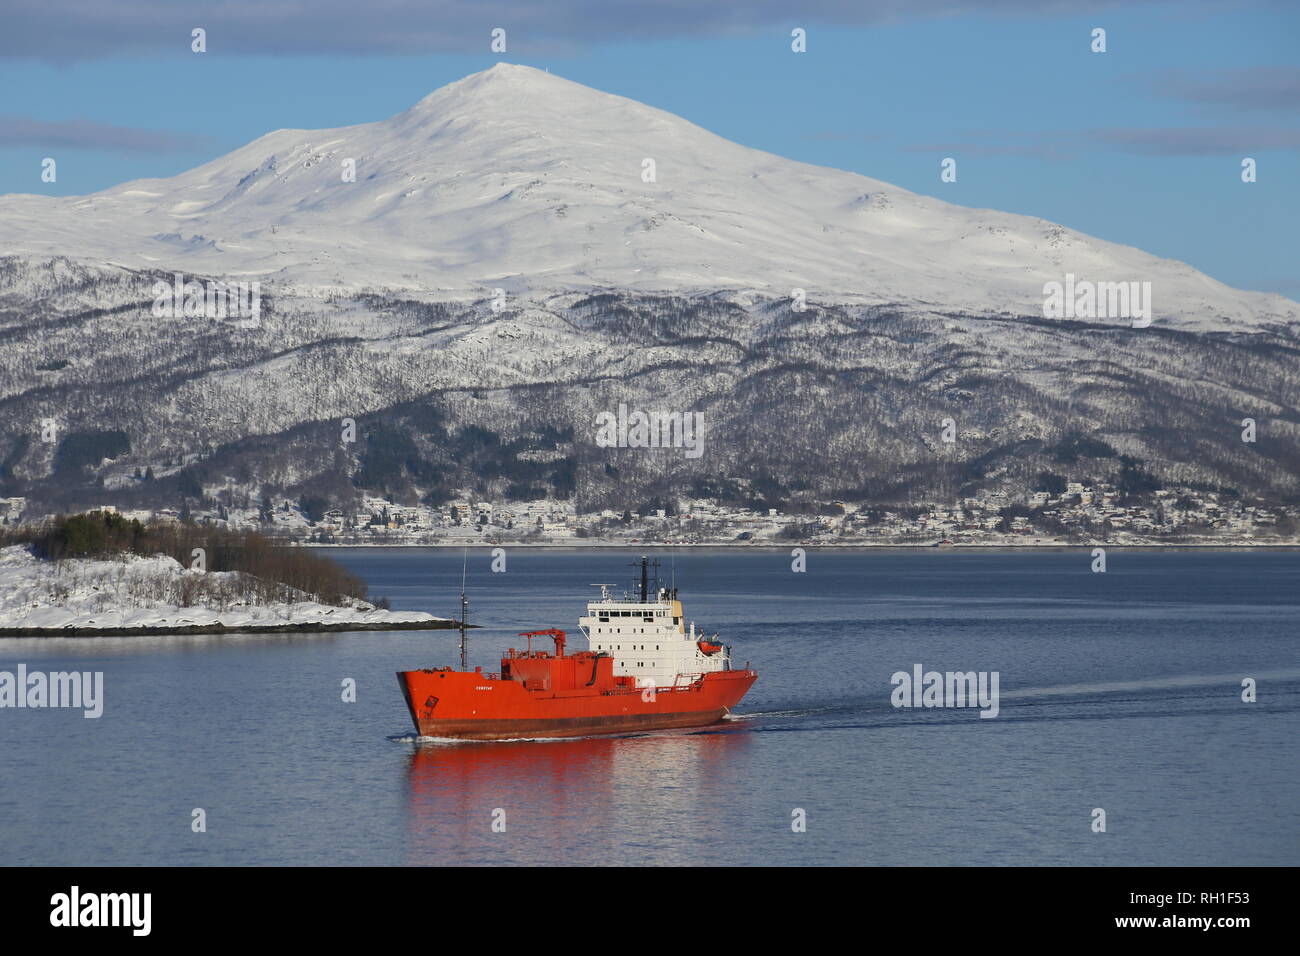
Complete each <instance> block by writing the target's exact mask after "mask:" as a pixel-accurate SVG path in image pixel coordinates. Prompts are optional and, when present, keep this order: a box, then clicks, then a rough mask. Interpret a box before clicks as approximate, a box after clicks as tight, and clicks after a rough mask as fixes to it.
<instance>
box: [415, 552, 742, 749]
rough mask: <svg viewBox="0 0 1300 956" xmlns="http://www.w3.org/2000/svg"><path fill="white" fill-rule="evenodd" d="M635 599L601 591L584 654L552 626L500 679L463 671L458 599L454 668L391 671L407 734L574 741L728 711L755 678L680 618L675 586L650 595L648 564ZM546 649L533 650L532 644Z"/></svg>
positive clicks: (516, 655) (513, 656)
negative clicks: (411, 725) (406, 712)
mask: <svg viewBox="0 0 1300 956" xmlns="http://www.w3.org/2000/svg"><path fill="white" fill-rule="evenodd" d="M639 567H640V570H641V581H640V588H639V594H634V595H632V596H626V595H625V596H623V597H615V596H614V595H613V593H612V592H611V590H610V586H609V585H607V584H601V585H595V587H599V588H600V599H599V600H596V601H592V602H590V603H589V604H588V605H587V616H586V617H583V618H580V619H579V621H578V627H579V628H580V629H581V631H582V633H583V636H584V637H585V638H586V640H587V644H588V648H587V650H584V651H578V652H576V653H573V654H568V653H566V652H565V648H566V643H567V640H566V635H565V632H564V631H561V630H559V629H557V628H548V629H546V630H543V631H530V632H525V633H523V634H521V635H520V636H521V637H526V638H528V648H527V650H524V651H517V650H515V649H513V648H511V649H510V650H509V651H507V652H506V655H505V656H504V657H502V658H501V670H500V672H499V673H487V674H485V673H483V669H482V668H481V667H476V668H475V669H474V670H472V671H471V670H469V669H468V668H467V667H466V664H465V628H466V620H465V618H466V613H465V612H466V608H467V606H468V605H467V602H466V601H465V596H464V594H462V595H461V644H460V648H461V666H460V670H453V669H452V668H451V667H442V668H433V669H427V670H417V671H399V672H398V674H397V679H398V682H399V683H400V684H401V687H402V694H403V696H404V697H405V698H406V706H407V707H408V708H409V709H410V711H411V719H412V720H413V721H414V722H415V729H416V731H417V732H418V733H419V734H420V735H421V736H424V737H453V738H462V739H466V740H506V739H511V738H529V737H580V736H586V735H588V734H618V733H629V732H635V731H645V730H662V729H667V728H674V727H701V726H705V725H708V724H713V723H717V722H718V721H720V720H722V719H723V718H724V717H726V716H727V715H728V714H729V713H731V710H732V708H734V707H735V706H736V705H737V704H738V703H739V702H740V699H741V698H742V697H744V696H745V693H746V692H747V691H748V690H749V688H750V687H751V686H752V685H753V683H754V681H755V680H757V679H758V673H757V672H756V671H753V670H750V669H749V667H748V666H746V667H745V668H744V669H743V670H733V669H732V667H731V652H730V649H729V648H728V647H725V646H724V645H723V644H722V643H721V642H720V641H718V640H717V639H716V638H717V636H716V635H714V636H713V637H712V638H705V636H704V635H703V633H697V632H696V629H695V623H694V622H693V621H692V622H691V623H690V624H689V626H688V625H687V623H686V619H685V617H684V616H683V615H682V605H681V602H680V601H679V600H678V599H677V589H676V588H660V587H658V585H657V582H656V584H655V586H654V588H651V586H650V581H649V573H650V568H651V563H650V562H649V561H648V560H647V559H646V558H644V557H643V558H642V559H641V561H640V562H639ZM540 636H545V637H549V638H551V639H552V640H553V641H554V642H555V649H554V653H552V652H550V651H546V650H540V649H539V650H534V649H533V638H535V637H540Z"/></svg>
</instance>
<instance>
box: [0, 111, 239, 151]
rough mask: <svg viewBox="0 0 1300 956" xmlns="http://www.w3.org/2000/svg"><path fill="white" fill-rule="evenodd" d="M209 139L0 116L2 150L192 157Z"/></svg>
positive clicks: (158, 131)
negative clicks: (156, 154)
mask: <svg viewBox="0 0 1300 956" xmlns="http://www.w3.org/2000/svg"><path fill="white" fill-rule="evenodd" d="M212 142H213V140H212V138H211V137H209V136H203V135H197V134H193V133H169V132H166V131H164V130H156V129H136V128H134V127H130V126H112V125H110V124H107V123H95V122H92V121H90V120H52V121H51V120H38V119H33V118H31V117H30V116H4V115H0V146H6V147H7V146H23V147H28V146H30V147H35V148H37V149H102V150H108V151H110V152H117V153H189V152H196V151H199V150H203V149H207V148H209V147H210V146H211V145H212Z"/></svg>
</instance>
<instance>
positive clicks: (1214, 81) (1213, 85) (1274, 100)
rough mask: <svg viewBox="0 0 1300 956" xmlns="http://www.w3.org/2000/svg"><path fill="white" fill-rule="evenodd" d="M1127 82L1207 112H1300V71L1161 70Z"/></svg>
mask: <svg viewBox="0 0 1300 956" xmlns="http://www.w3.org/2000/svg"><path fill="white" fill-rule="evenodd" d="M1126 79H1128V80H1129V81H1130V82H1134V83H1137V84H1139V85H1142V86H1146V87H1147V88H1148V89H1149V90H1150V91H1151V92H1152V93H1154V94H1155V95H1156V96H1160V97H1164V98H1165V99H1171V100H1182V101H1184V102H1187V103H1193V104H1196V105H1197V106H1201V107H1205V108H1225V107H1226V108H1230V109H1232V110H1235V111H1242V110H1250V111H1279V112H1286V113H1297V112H1300V67H1294V66H1254V67H1244V68H1239V69H1230V70H1195V71H1193V70H1161V71H1158V72H1155V73H1150V74H1130V75H1129V76H1128V77H1126Z"/></svg>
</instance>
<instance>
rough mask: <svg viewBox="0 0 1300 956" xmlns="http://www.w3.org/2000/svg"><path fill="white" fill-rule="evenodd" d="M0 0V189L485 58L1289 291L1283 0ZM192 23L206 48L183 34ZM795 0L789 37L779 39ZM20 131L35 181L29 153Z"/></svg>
mask: <svg viewBox="0 0 1300 956" xmlns="http://www.w3.org/2000/svg"><path fill="white" fill-rule="evenodd" d="M304 7H305V8H307V9H309V10H310V11H311V12H310V14H304V13H302V10H303V9H304ZM1044 8H1046V9H1044ZM87 9H91V10H96V11H97V12H96V13H94V14H93V15H89V14H87V13H86V12H85V11H86V10H87ZM738 10H739V11H742V12H737V11H738ZM701 11H704V12H703V13H702V12H701ZM800 11H803V12H804V14H805V15H803V16H801V15H800ZM990 11H992V12H990ZM4 16H5V21H6V26H7V30H6V33H5V36H4V37H3V38H0V90H3V94H0V97H2V98H0V192H29V193H33V192H34V193H46V194H49V195H70V194H80V193H86V192H93V191H95V190H98V189H103V188H105V187H108V186H111V185H114V184H116V183H118V182H122V181H125V180H129V179H135V178H140V177H145V176H168V175H173V174H175V173H177V172H180V171H182V170H184V169H187V168H189V167H191V166H195V165H198V164H199V163H202V162H205V161H207V160H208V159H211V158H213V157H215V156H218V155H221V154H222V153H225V152H228V151H230V150H232V149H234V148H236V147H238V146H241V145H243V144H244V143H246V142H248V141H249V140H251V139H254V138H256V137H257V136H260V135H261V134H263V133H265V132H267V131H269V130H272V129H277V128H281V127H303V128H316V127H331V126H344V125H348V124H352V123H361V122H368V121H371V120H376V119H380V118H383V117H385V116H388V115H391V114H393V113H396V112H399V111H401V110H403V109H406V108H407V107H408V106H410V105H411V104H412V103H414V102H415V101H416V100H418V99H419V98H420V97H422V96H424V95H425V94H427V93H428V92H430V91H431V90H433V89H436V88H437V87H439V86H441V85H443V84H445V83H448V82H451V81H452V80H456V79H459V78H460V77H462V76H464V75H466V74H468V73H471V72H474V71H476V70H480V69H485V68H487V67H488V66H491V65H492V64H493V63H495V62H497V61H498V60H506V61H509V62H515V63H526V64H529V65H532V66H537V67H548V68H550V69H551V70H552V72H555V73H558V74H560V75H562V76H565V77H568V78H570V79H573V80H577V81H578V82H581V83H585V84H588V85H590V86H594V87H597V88H599V89H603V90H607V91H609V92H613V93H618V94H621V95H624V96H629V97H632V98H634V99H637V100H640V101H642V102H645V103H649V104H651V105H653V106H657V107H660V108H662V109H666V110H669V111H670V112H673V113H677V114H679V115H681V116H684V117H686V118H687V119H689V120H691V121H693V122H695V123H698V124H699V125H701V126H704V127H706V128H707V129H710V130H712V131H714V132H716V133H718V134H720V135H722V136H725V137H727V138H728V139H732V140H735V141H736V142H739V143H743V144H745V145H748V146H754V147H757V148H760V149H764V150H768V151H770V152H773V153H777V154H780V155H782V156H788V157H791V158H794V159H799V160H803V161H805V162H810V163H817V164H819V165H826V166H834V167H838V168H841V169H849V170H853V171H856V172H860V173H863V174H865V175H868V176H873V177H875V178H877V179H883V180H885V181H887V182H892V183H895V184H897V185H900V186H904V187H906V188H908V189H912V190H916V191H918V192H923V193H927V194H930V195H934V196H937V197H939V198H941V199H945V200H947V201H950V202H956V203H960V204H962V205H967V206H979V207H991V208H996V209H1002V210H1006V211H1010V212H1018V213H1024V214H1029V215H1036V216H1041V217H1043V218H1045V219H1049V220H1052V221H1056V222H1060V223H1063V224H1065V225H1067V226H1070V227H1072V228H1076V229H1080V230H1082V231H1084V232H1086V233H1090V234H1092V235H1096V236H1099V237H1101V238H1103V239H1107V240H1111V241H1116V242H1123V243H1126V244H1129V245H1134V246H1138V247H1140V248H1143V249H1145V250H1147V251H1149V252H1153V253H1156V254H1157V255H1162V256H1169V257H1172V258H1176V259H1182V260H1184V261H1186V262H1188V263H1190V264H1192V265H1193V266H1195V267H1196V268H1198V269H1201V270H1204V271H1205V272H1208V273H1209V274H1210V275H1212V276H1214V277H1215V278H1218V279H1221V280H1222V281H1225V282H1228V283H1229V284H1231V285H1235V286H1240V287H1242V288H1251V289H1264V290H1271V291H1278V292H1282V293H1284V294H1286V295H1289V296H1291V297H1292V298H1300V266H1297V258H1298V257H1297V255H1296V250H1297V248H1298V247H1300V244H1298V243H1297V242H1296V238H1295V224H1296V223H1297V222H1298V221H1300V5H1297V4H1292V3H1269V2H1260V3H1254V4H1252V3H1223V4H1219V3H1181V4H1179V3H1148V4H1139V5H1127V4H1125V5H1116V4H1110V3H1104V2H1101V3H1087V2H1069V0H1060V2H1056V3H1050V4H1034V3H1031V2H1029V0H987V2H978V0H976V2H971V3H969V4H964V5H963V4H957V3H955V2H953V0H912V2H903V0H888V2H881V3H875V4H873V3H870V2H865V0H861V2H858V3H848V4H841V3H837V2H831V0H825V2H820V3H810V4H806V5H795V4H774V3H770V2H765V0H763V2H756V3H753V4H717V5H716V6H714V5H708V6H707V7H706V6H700V5H692V4H687V3H679V2H671V3H665V2H658V3H653V4H650V3H641V2H636V0H629V2H625V3H623V4H596V3H591V2H579V0H558V2H554V3H545V2H540V3H539V2H534V3H521V2H518V0H514V2H495V0H484V2H479V3H466V2H437V0H431V2H424V3H415V2H413V0H412V2H410V3H408V2H406V0H388V2H386V3H384V4H379V5H374V6H373V7H371V8H367V7H366V6H365V5H364V4H362V5H355V4H352V3H351V2H350V0H320V2H319V3H317V4H305V5H298V4H295V5H286V4H279V3H276V2H273V0H262V2H253V0H227V2H225V3H223V4H220V5H216V4H205V3H199V2H192V3H191V2H185V0H170V2H165V3H164V2H163V0H116V2H114V3H111V4H108V3H106V4H101V5H92V6H91V7H86V6H85V5H83V4H78V3H73V2H71V0H67V2H65V0H47V2H45V3H43V4H41V5H39V6H33V7H32V8H31V9H30V10H28V11H24V12H22V13H17V14H13V15H11V13H10V12H9V11H6V12H5V14H4ZM88 16H90V17H91V19H87V17H88ZM95 18H98V19H95ZM192 26H204V27H205V28H206V29H207V30H208V52H207V53H206V54H202V55H198V54H193V53H191V52H189V39H190V38H189V31H190V28H191V27H192ZM494 26H502V27H504V28H506V30H507V42H508V50H507V52H506V53H505V54H501V55H496V54H492V53H491V52H490V51H489V32H490V30H491V29H492V27H494ZM795 26H801V27H804V28H806V29H807V31H808V52H807V53H804V54H794V53H792V52H791V51H790V36H789V34H790V30H791V28H793V27H795ZM1094 27H1102V28H1104V29H1105V30H1106V31H1107V37H1106V39H1107V52H1105V53H1093V52H1091V50H1090V49H1089V46H1090V33H1091V30H1092V29H1093V28H1094ZM45 156H54V157H55V158H56V159H57V160H58V163H59V177H58V182H57V183H54V184H47V183H42V182H41V180H40V161H41V159H42V158H43V157H45ZM945 156H952V157H954V158H956V160H957V163H958V167H957V168H958V177H957V182H955V183H942V182H940V179H939V163H940V160H941V159H942V158H943V157H945ZM1243 156H1251V157H1254V158H1255V159H1256V160H1257V162H1258V181H1257V182H1255V183H1251V184H1245V183H1243V182H1242V181H1241V176H1240V172H1241V165H1240V164H1241V159H1242V157H1243ZM2 251H3V250H0V252H2Z"/></svg>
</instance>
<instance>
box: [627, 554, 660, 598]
mask: <svg viewBox="0 0 1300 956" xmlns="http://www.w3.org/2000/svg"><path fill="white" fill-rule="evenodd" d="M652 566H653V567H654V569H655V590H656V591H658V589H659V559H658V558H655V559H654V561H651V560H650V558H649V557H647V556H646V555H644V554H643V555H641V560H640V561H633V562H632V567H634V568H640V569H641V603H642V604H645V603H646V602H647V601H648V600H650V568H651V567H652Z"/></svg>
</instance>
